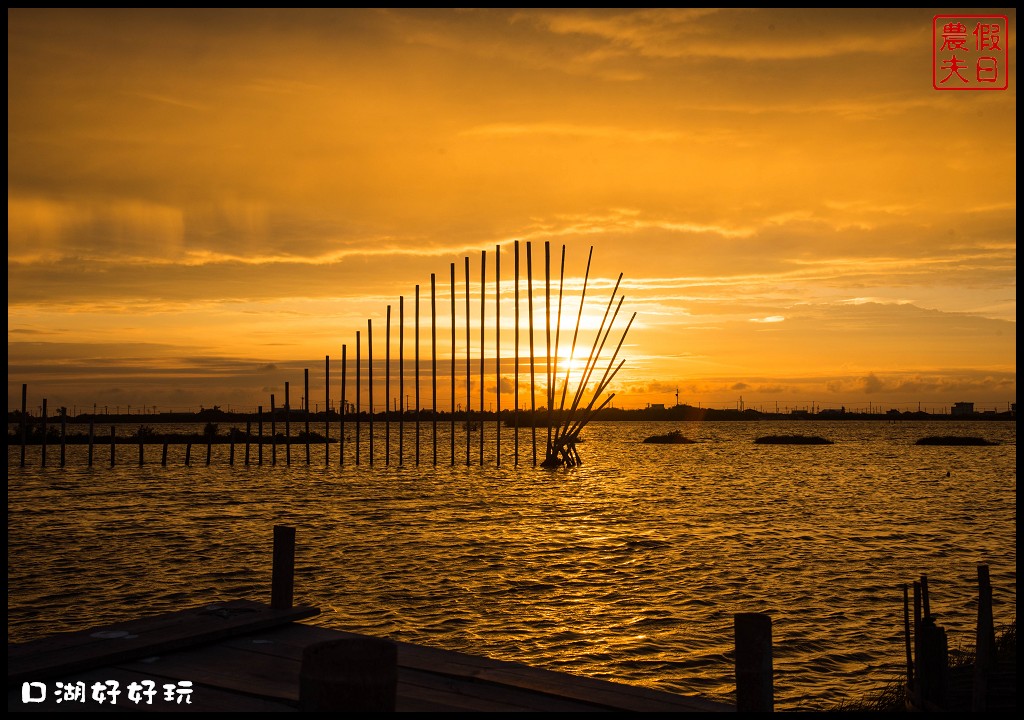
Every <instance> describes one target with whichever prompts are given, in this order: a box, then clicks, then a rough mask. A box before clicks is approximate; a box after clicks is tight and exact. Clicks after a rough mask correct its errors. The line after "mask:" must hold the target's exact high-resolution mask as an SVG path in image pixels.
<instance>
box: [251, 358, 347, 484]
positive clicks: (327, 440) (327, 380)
mask: <svg viewBox="0 0 1024 720" xmlns="http://www.w3.org/2000/svg"><path fill="white" fill-rule="evenodd" d="M246 432H248V429H247V430H246ZM245 452H246V458H248V457H249V455H248V453H249V446H248V444H246V449H245ZM246 464H248V459H247V460H246ZM330 464H331V356H330V355H325V356H324V465H330Z"/></svg>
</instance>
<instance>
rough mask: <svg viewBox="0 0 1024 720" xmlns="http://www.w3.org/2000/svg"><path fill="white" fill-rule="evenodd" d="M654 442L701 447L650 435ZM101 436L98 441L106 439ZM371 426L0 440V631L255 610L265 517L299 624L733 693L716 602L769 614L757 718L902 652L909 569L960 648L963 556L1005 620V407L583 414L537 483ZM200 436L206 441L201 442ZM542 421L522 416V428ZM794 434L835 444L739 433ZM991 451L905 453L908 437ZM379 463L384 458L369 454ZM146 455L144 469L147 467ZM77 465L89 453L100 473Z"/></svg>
mask: <svg viewBox="0 0 1024 720" xmlns="http://www.w3.org/2000/svg"><path fill="white" fill-rule="evenodd" d="M671 429H681V430H682V431H683V433H684V434H685V435H686V436H687V437H689V438H692V439H694V440H697V441H698V442H696V443H694V444H692V445H651V444H643V443H642V442H641V441H642V440H643V439H644V438H645V437H647V436H648V435H651V434H655V433H662V432H665V431H667V430H671ZM133 430H134V427H130V428H129V427H127V426H126V427H125V428H124V430H119V434H130V432H132V431H133ZM382 430H383V428H382V426H381V425H380V424H378V426H377V428H376V431H375V432H376V435H375V439H376V443H375V447H374V465H373V467H370V466H369V465H368V459H369V457H368V456H369V449H368V448H367V447H366V445H365V442H366V441H365V437H366V435H365V433H366V431H367V428H366V427H365V426H364V427H363V428H362V433H363V434H362V437H363V443H364V444H363V446H362V448H361V463H362V464H360V465H359V466H356V465H355V464H354V445H355V443H354V439H355V436H354V433H353V429H351V428H350V429H349V430H348V431H347V432H348V433H349V435H348V439H347V440H346V447H345V452H346V464H345V466H344V467H339V465H338V448H337V445H334V446H332V448H331V451H330V453H331V454H330V457H331V462H330V464H329V466H325V462H324V447H323V446H322V445H317V446H314V447H313V448H312V449H311V462H310V465H309V466H307V465H306V460H305V448H304V446H300V445H296V446H293V447H292V450H291V464H290V465H286V464H285V454H284V451H283V449H282V448H278V450H277V455H278V457H277V461H278V464H277V465H276V466H271V465H270V463H269V459H270V451H269V448H268V447H267V448H264V464H263V465H262V466H260V465H256V464H255V462H256V450H255V447H253V448H252V455H251V459H252V464H250V465H248V466H246V465H244V464H243V451H242V449H241V447H239V448H236V458H235V464H234V465H229V464H228V457H229V449H228V446H227V445H215V446H214V447H213V450H212V458H211V464H210V465H209V466H207V465H206V464H205V457H206V448H205V446H203V447H202V448H201V451H200V452H197V451H196V450H197V449H196V448H193V454H192V466H191V467H185V466H184V464H183V460H184V448H183V447H181V446H171V448H170V454H169V458H168V464H167V466H166V467H162V466H161V465H160V457H159V454H160V450H159V448H158V447H156V446H150V447H149V448H148V449H147V459H146V464H145V465H144V466H142V467H140V466H139V465H138V453H137V450H136V449H135V448H133V447H131V446H121V447H119V448H118V464H117V466H116V467H114V468H111V467H110V466H109V450H108V449H107V448H106V447H102V448H100V447H98V448H97V450H96V458H97V460H96V464H95V465H94V467H92V468H89V467H87V463H86V460H85V458H86V448H85V447H83V446H69V447H68V450H67V452H68V456H67V464H66V466H65V467H63V468H61V467H54V465H57V464H58V462H59V451H58V449H57V448H52V447H51V448H50V450H49V452H48V465H49V466H48V467H46V468H41V467H39V464H40V463H39V459H40V458H39V448H29V450H28V466H27V467H25V468H21V467H19V457H18V453H19V449H18V448H17V447H9V448H8V476H9V479H8V541H9V549H8V586H9V587H8V612H9V619H8V641H9V642H18V641H23V640H28V639H31V638H35V637H39V636H43V635H48V634H51V633H53V632H57V631H62V630H71V629H80V628H84V627H90V626H95V625H99V624H104V623H108V622H111V621H116V620H124V619H129V618H131V617H135V616H138V615H140V614H149V613H155V612H164V611H168V610H176V609H180V608H181V607H185V606H191V605H198V604H204V603H207V602H211V601H219V600H231V599H235V598H241V597H245V598H250V599H265V600H269V583H270V567H271V553H270V550H271V544H272V527H273V525H275V524H287V525H293V526H294V527H296V528H297V545H298V549H297V557H296V601H297V602H300V603H307V604H312V605H315V606H318V607H320V608H321V609H322V611H323V612H322V614H321V615H320V616H319V617H318V618H315V619H313V620H311V621H309V622H314V623H317V624H320V625H325V626H329V627H336V628H340V629H345V630H352V631H357V632H365V633H368V634H372V635H380V636H388V637H391V638H394V639H398V640H404V641H408V642H415V643H421V644H424V645H433V646H438V647H444V648H448V649H453V650H461V651H465V652H470V653H475V654H480V655H487V656H492V657H497V658H502V659H508V660H517V661H521V662H526V663H530V664H533V665H539V666H544V667H548V668H552V669H556V670H565V671H569V672H573V673H576V674H582V675H590V676H595V677H601V678H607V679H612V680H618V681H623V682H629V683H636V684H641V685H648V686H651V687H656V688H660V689H664V690H670V691H676V692H684V693H699V694H702V695H705V696H708V697H713V698H718V699H722V700H728V701H732V700H734V690H735V678H734V675H733V665H732V657H733V655H732V653H733V615H734V613H738V612H764V613H768V614H769V615H770V616H771V618H772V622H773V643H774V665H775V695H776V708H777V709H779V710H787V709H791V710H792V709H804V710H810V709H827V708H829V707H832V706H834V705H835V704H836V703H837V702H838V701H840V700H843V699H847V700H849V699H855V698H860V697H863V696H865V695H867V694H870V693H871V692H872V691H876V690H878V689H880V688H881V687H883V686H884V685H885V684H887V682H889V681H890V680H891V679H893V678H895V677H897V676H898V675H899V674H900V673H901V671H902V669H903V667H904V665H905V655H904V645H903V589H902V584H903V583H912V582H913V581H914V580H916V579H918V578H919V577H920V576H921V575H922V574H925V575H927V576H928V579H929V586H930V590H931V607H932V611H933V613H935V614H937V615H938V618H939V623H940V624H941V625H943V626H944V627H946V629H947V631H948V632H949V634H950V647H951V648H956V647H959V646H963V645H969V644H971V643H972V642H973V632H974V624H975V620H976V612H977V609H976V608H977V605H976V595H977V590H976V566H977V565H978V564H980V563H985V564H988V565H989V566H990V571H991V576H992V584H993V587H994V596H995V597H994V602H995V618H996V623H997V625H999V624H1004V623H1008V622H1010V621H1011V620H1014V619H1015V617H1016V563H1017V556H1016V472H1017V467H1016V435H1015V431H1016V425H1015V423H1006V422H974V423H953V422H897V423H889V422H885V421H876V422H856V421H847V422H817V421H816V422H795V421H791V422H760V423H745V422H714V423H703V424H701V423H629V422H622V423H595V424H592V425H591V426H589V427H588V428H587V430H586V432H585V442H584V443H583V444H582V445H580V446H579V449H580V452H581V454H582V456H583V458H584V462H585V464H584V465H583V466H582V467H578V468H574V469H571V470H564V471H556V472H551V471H545V470H541V469H539V468H534V467H533V466H532V464H531V455H532V449H531V438H530V434H529V432H528V431H520V436H519V443H520V465H519V466H518V467H515V466H514V465H513V462H512V460H513V458H512V453H513V447H512V431H511V430H510V429H507V428H504V429H502V443H503V448H502V464H501V466H500V467H496V466H495V457H494V449H493V448H494V435H495V428H494V427H493V425H492V426H490V427H488V428H485V431H484V432H485V439H486V447H485V464H484V465H483V466H480V465H479V464H477V463H479V459H480V455H479V445H478V444H477V443H478V440H477V436H478V433H477V432H473V433H472V434H471V437H470V458H471V462H472V463H474V464H473V465H470V466H467V465H466V454H467V453H466V434H465V431H464V430H463V429H462V428H458V430H457V438H456V452H455V455H456V464H455V465H454V466H452V465H451V449H450V448H451V444H450V436H449V435H448V434H447V432H448V428H447V427H441V426H439V429H438V431H439V437H438V441H437V458H438V460H437V462H438V464H437V465H436V466H434V465H433V457H434V443H433V436H432V435H431V426H430V425H429V424H426V423H424V424H422V425H421V430H420V464H419V465H418V466H417V465H416V463H415V457H414V453H415V441H414V430H413V428H412V426H411V425H408V424H407V425H406V427H405V437H404V443H403V445H404V455H403V464H402V466H399V465H398V435H397V431H396V427H395V426H394V425H392V440H391V443H390V451H388V449H386V447H385V444H384V441H383V432H382ZM222 432H223V429H222ZM544 432H545V431H539V432H538V436H539V441H540V442H541V443H543V440H544ZM771 434H807V435H821V436H823V437H826V438H828V439H830V440H833V441H834V443H835V444H833V445H818V446H807V445H759V444H754V442H753V440H754V439H755V438H757V437H759V436H762V435H771ZM956 434H959V435H972V436H982V437H985V438H987V439H989V440H995V441H998V442H999V443H1000V444H999V445H997V446H992V447H972V446H955V447H948V446H917V445H915V444H914V442H915V441H916V440H917V439H918V438H920V437H924V436H927V435H956ZM388 452H389V454H390V461H391V462H390V465H387V466H386V465H385V455H386V453H388ZM149 456H151V457H149ZM101 459H102V461H101Z"/></svg>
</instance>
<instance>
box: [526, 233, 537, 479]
mask: <svg viewBox="0 0 1024 720" xmlns="http://www.w3.org/2000/svg"><path fill="white" fill-rule="evenodd" d="M526 298H527V307H528V308H529V315H530V437H531V438H532V440H533V464H534V465H536V464H537V389H536V383H537V373H536V360H535V357H536V356H535V354H534V349H533V248H532V247H531V246H530V243H526Z"/></svg>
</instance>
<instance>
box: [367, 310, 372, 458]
mask: <svg viewBox="0 0 1024 720" xmlns="http://www.w3.org/2000/svg"><path fill="white" fill-rule="evenodd" d="M366 389H367V398H366V401H367V404H368V405H369V406H370V421H369V424H370V447H369V455H370V467H373V321H372V320H369V319H367V321H366Z"/></svg>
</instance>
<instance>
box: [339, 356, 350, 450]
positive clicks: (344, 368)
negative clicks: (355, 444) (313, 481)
mask: <svg viewBox="0 0 1024 720" xmlns="http://www.w3.org/2000/svg"><path fill="white" fill-rule="evenodd" d="M347 351H348V346H347V345H342V346H341V412H340V413H339V414H338V464H339V465H344V464H345V411H346V410H347V409H348V407H347V406H348V396H347V395H346V394H345V378H346V377H347V375H348V358H347V357H346V354H347Z"/></svg>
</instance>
